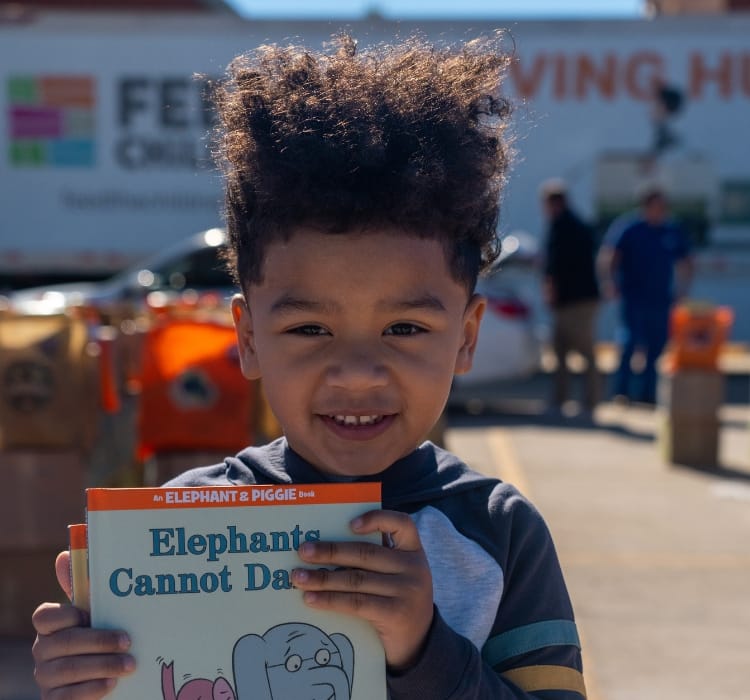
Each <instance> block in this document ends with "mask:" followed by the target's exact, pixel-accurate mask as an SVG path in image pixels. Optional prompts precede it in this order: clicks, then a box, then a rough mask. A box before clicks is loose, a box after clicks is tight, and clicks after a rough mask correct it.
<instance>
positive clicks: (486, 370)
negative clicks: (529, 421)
mask: <svg viewBox="0 0 750 700" xmlns="http://www.w3.org/2000/svg"><path fill="white" fill-rule="evenodd" d="M537 249H538V246H537V244H536V243H535V241H534V239H533V238H531V237H530V236H529V235H528V234H524V233H523V232H517V233H515V234H510V235H508V236H506V237H505V238H504V239H503V253H502V255H501V256H500V259H499V261H498V262H497V263H495V265H494V267H493V269H492V270H491V271H490V273H489V274H488V275H487V276H484V277H482V278H481V279H480V280H479V282H478V284H477V292H478V293H479V294H482V295H483V296H485V297H486V298H487V309H486V311H485V313H484V318H483V319H482V325H481V327H480V330H479V340H478V341H477V348H476V352H475V354H474V363H473V366H472V368H471V370H470V371H469V372H468V373H466V374H462V375H459V376H457V377H456V378H455V379H454V386H455V387H456V388H458V389H462V390H463V389H466V388H472V387H476V386H478V385H483V384H491V383H493V382H498V381H509V380H517V379H526V378H528V377H531V376H532V375H534V374H535V373H536V372H537V371H539V369H540V367H541V360H542V342H541V339H540V337H539V330H538V328H537V326H536V322H535V314H534V309H533V304H532V301H531V297H532V296H533V294H534V291H535V290H536V287H537V286H538V276H537V274H536V270H535V259H536V254H537Z"/></svg>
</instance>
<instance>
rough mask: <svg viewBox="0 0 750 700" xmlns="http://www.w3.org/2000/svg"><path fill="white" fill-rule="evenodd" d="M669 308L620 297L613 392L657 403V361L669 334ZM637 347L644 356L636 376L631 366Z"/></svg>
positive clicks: (635, 399)
mask: <svg viewBox="0 0 750 700" xmlns="http://www.w3.org/2000/svg"><path fill="white" fill-rule="evenodd" d="M669 311H670V306H669V304H664V303H659V304H649V303H648V302H644V301H641V300H638V301H636V300H631V299H623V301H622V306H621V313H622V346H621V354H620V366H619V368H618V370H617V373H616V375H615V394H619V395H622V396H626V397H628V398H629V399H631V400H633V401H644V402H646V403H655V402H656V362H657V360H658V359H659V356H660V355H661V353H662V352H663V350H664V347H665V345H666V344H667V339H668V337H669ZM636 349H640V350H641V351H642V352H643V353H644V355H645V365H644V368H643V371H642V372H641V373H640V375H639V376H637V377H635V376H634V375H633V370H632V368H631V362H632V359H633V354H634V353H635V351H636Z"/></svg>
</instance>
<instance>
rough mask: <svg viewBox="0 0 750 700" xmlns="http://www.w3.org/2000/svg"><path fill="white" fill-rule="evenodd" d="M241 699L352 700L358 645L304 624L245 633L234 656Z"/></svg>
mask: <svg viewBox="0 0 750 700" xmlns="http://www.w3.org/2000/svg"><path fill="white" fill-rule="evenodd" d="M232 666H233V671H234V689H235V693H236V695H237V700H350V698H351V694H352V682H353V678H354V647H353V646H352V643H351V642H350V641H349V638H348V637H346V636H345V635H343V634H332V635H330V636H328V635H327V634H326V633H325V632H323V630H321V629H319V628H318V627H315V626H314V625H308V624H305V623H301V622H289V623H285V624H281V625H276V626H275V627H271V628H270V629H269V630H268V631H267V632H266V633H265V634H264V635H263V636H262V637H261V636H259V635H257V634H247V635H245V636H244V637H240V639H238V640H237V643H236V644H235V645H234V652H233V655H232Z"/></svg>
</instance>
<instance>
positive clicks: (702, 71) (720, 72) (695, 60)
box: [689, 52, 732, 100]
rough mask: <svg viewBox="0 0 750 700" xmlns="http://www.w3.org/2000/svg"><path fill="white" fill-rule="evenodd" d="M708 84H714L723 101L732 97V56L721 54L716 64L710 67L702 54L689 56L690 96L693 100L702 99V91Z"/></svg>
mask: <svg viewBox="0 0 750 700" xmlns="http://www.w3.org/2000/svg"><path fill="white" fill-rule="evenodd" d="M708 83H716V86H717V88H718V91H719V95H720V96H721V97H723V98H724V99H725V100H726V99H728V98H729V97H730V96H731V95H732V56H731V55H730V54H728V53H723V54H721V55H720V56H719V57H718V64H717V65H715V66H714V67H710V66H708V65H707V63H706V57H705V56H704V55H703V54H700V53H697V52H694V53H691V54H690V78H689V85H690V88H689V89H690V96H691V97H692V98H693V99H699V98H701V97H703V89H704V88H705V86H706V85H707V84H708Z"/></svg>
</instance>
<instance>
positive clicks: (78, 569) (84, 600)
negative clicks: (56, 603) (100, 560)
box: [68, 523, 89, 612]
mask: <svg viewBox="0 0 750 700" xmlns="http://www.w3.org/2000/svg"><path fill="white" fill-rule="evenodd" d="M68 541H69V543H70V544H69V551H70V583H71V588H72V592H73V597H72V602H73V605H75V606H76V607H77V608H80V609H81V610H86V611H87V612H88V610H89V565H88V543H87V537H86V523H76V524H75V525H68Z"/></svg>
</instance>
